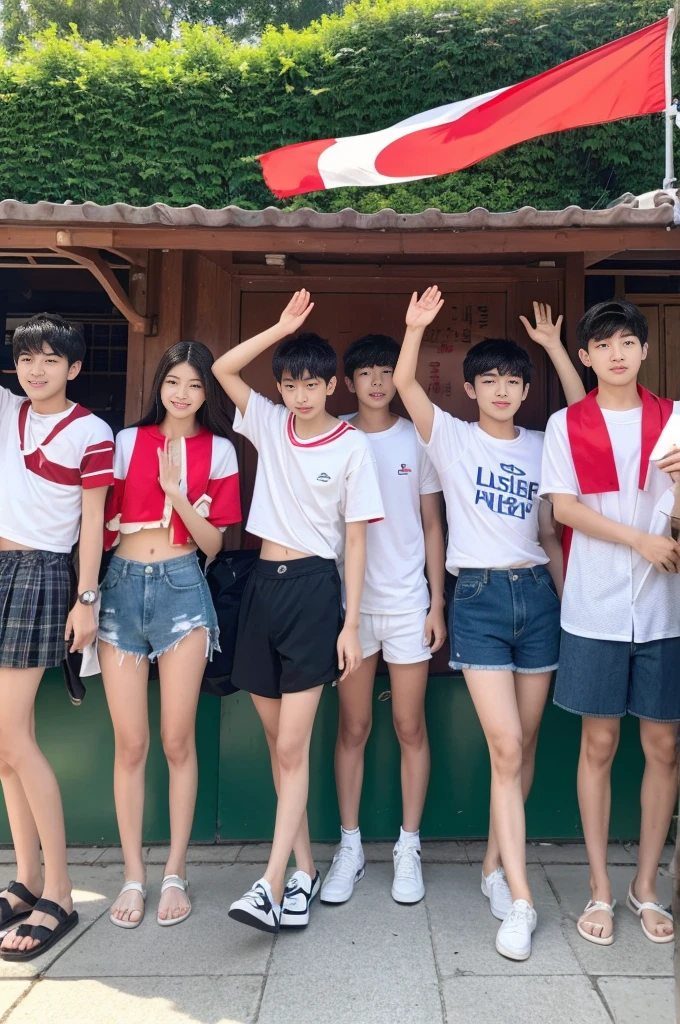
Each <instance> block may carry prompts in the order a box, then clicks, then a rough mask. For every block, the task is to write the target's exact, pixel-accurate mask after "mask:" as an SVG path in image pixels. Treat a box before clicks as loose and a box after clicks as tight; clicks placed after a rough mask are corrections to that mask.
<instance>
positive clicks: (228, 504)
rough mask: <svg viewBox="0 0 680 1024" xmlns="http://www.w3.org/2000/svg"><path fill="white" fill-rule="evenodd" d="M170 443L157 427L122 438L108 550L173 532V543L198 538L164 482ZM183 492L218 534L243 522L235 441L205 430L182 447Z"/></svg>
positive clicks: (135, 429)
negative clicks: (138, 536)
mask: <svg viewBox="0 0 680 1024" xmlns="http://www.w3.org/2000/svg"><path fill="white" fill-rule="evenodd" d="M166 440H167V438H166V437H165V436H164V435H163V434H161V432H160V430H159V428H158V427H157V426H144V427H128V428H127V429H125V430H121V432H120V433H119V434H118V436H117V437H116V462H115V470H114V472H115V481H114V484H113V491H112V492H111V493H110V495H109V498H108V501H107V503H106V514H105V519H106V539H105V544H104V546H105V548H106V550H107V551H108V550H109V549H110V548H112V547H114V546H115V545H116V544H118V542H119V540H120V534H121V533H137V532H138V531H139V530H149V529H154V528H157V527H165V528H167V527H169V528H170V543H171V544H174V545H177V546H180V545H182V544H189V543H191V542H192V538H191V536H190V535H189V531H188V530H187V527H186V526H185V524H184V522H183V521H182V519H181V518H180V516H178V514H177V512H176V511H175V510H174V508H173V507H172V502H171V501H170V499H169V498H168V497H167V495H166V494H165V492H164V491H163V489H162V487H161V485H160V483H159V482H158V450H159V448H160V449H161V450H162V449H163V448H164V446H165V443H166ZM177 446H178V456H179V464H180V484H179V486H180V490H181V491H182V492H183V493H184V494H186V496H187V499H188V500H189V502H190V504H191V505H193V507H194V508H195V510H196V511H197V512H198V514H199V515H201V516H203V518H204V519H207V520H208V522H209V523H212V525H213V526H216V527H218V529H222V528H225V527H227V526H229V525H231V524H232V523H240V521H241V499H240V492H239V477H238V464H237V461H236V452H235V450H234V446H233V444H232V443H231V441H229V440H227V438H226V437H218V436H217V435H216V434H211V433H210V431H209V430H206V429H205V428H204V427H201V429H200V430H199V432H198V433H197V434H194V436H193V437H182V438H179V440H178V442H177Z"/></svg>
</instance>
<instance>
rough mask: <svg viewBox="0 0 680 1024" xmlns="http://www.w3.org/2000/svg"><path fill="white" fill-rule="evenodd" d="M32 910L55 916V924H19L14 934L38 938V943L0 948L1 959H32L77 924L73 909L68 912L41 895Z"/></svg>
mask: <svg viewBox="0 0 680 1024" xmlns="http://www.w3.org/2000/svg"><path fill="white" fill-rule="evenodd" d="M33 910H34V911H35V912H37V913H39V914H49V915H50V917H54V918H56V920H57V924H56V926H55V927H54V928H48V927H47V925H44V924H20V925H19V927H18V928H17V930H16V932H15V933H14V934H15V935H18V936H19V938H22V939H23V938H29V939H38V945H37V946H33V948H32V949H0V956H1V957H2V959H3V960H9V961H10V962H11V963H23V962H24V961H26V960H34V959H35V957H37V956H42V954H43V953H46V952H47V950H48V949H51V947H52V946H54V944H55V943H56V942H59V940H60V939H63V937H64V935H66V934H67V932H70V931H71V929H72V928H75V926H76V925H77V924H78V914H77V912H76V911H75V910H72V911H71V913H70V914H69V913H68V912H67V911H66V910H64V908H63V907H60V906H59V904H58V903H53V902H52V900H46V899H43V898H42V897H41V898H40V899H39V900H38V902H37V903H36V905H35V906H34V908H33Z"/></svg>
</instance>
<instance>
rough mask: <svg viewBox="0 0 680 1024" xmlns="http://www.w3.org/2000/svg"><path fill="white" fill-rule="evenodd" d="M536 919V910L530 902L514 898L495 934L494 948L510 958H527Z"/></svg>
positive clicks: (529, 953) (529, 954)
mask: <svg viewBox="0 0 680 1024" xmlns="http://www.w3.org/2000/svg"><path fill="white" fill-rule="evenodd" d="M536 920H537V918H536V911H535V910H534V908H533V907H532V906H531V904H530V903H527V901H526V900H515V902H514V903H513V905H512V907H511V908H510V912H509V914H508V916H507V917H506V918H505V920H504V921H503V924H502V925H501V926H500V928H499V929H498V934H497V935H496V949H497V950H498V952H499V953H500V954H501V956H507V957H508V958H509V959H510V960H528V958H529V957H530V956H531V936H532V934H533V932H534V929H535V928H536Z"/></svg>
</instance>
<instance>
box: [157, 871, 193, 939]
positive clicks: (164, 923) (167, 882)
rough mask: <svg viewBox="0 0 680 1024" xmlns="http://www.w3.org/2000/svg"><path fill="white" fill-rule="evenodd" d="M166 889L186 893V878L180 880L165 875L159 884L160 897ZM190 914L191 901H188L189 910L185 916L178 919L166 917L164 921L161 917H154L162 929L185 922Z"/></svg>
mask: <svg viewBox="0 0 680 1024" xmlns="http://www.w3.org/2000/svg"><path fill="white" fill-rule="evenodd" d="M166 889H181V890H182V892H183V893H187V892H188V891H189V883H188V881H187V880H186V878H180V876H179V875H166V876H165V878H164V879H163V881H162V882H161V896H162V895H163V893H164V892H165V890H166ZM190 913H191V900H189V908H188V910H187V912H186V913H185V914H180V916H179V917H166V918H165V920H163V918H162V917H156V920H157V921H158V923H159V925H160V926H161V927H162V928H168V927H169V926H170V925H171V924H181V923H182V921H186V919H187V918H188V916H189V914H190Z"/></svg>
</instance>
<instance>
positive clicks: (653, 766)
mask: <svg viewBox="0 0 680 1024" xmlns="http://www.w3.org/2000/svg"><path fill="white" fill-rule="evenodd" d="M577 338H578V342H579V345H580V351H579V356H580V358H581V361H582V362H583V364H584V365H585V366H588V367H590V368H591V369H592V370H593V371H594V373H595V375H596V377H597V384H598V386H597V388H596V389H595V390H594V391H591V392H590V393H589V394H588V396H587V397H586V398H584V399H583V401H581V402H579V403H578V404H576V405H573V406H572V407H571V408H569V409H562V410H560V411H559V412H557V413H555V414H554V415H553V416H551V418H550V420H549V422H548V427H547V430H546V436H545V449H544V454H543V471H542V477H541V493H543V494H546V495H549V496H550V498H551V500H552V502H553V507H554V510H555V518H556V519H557V520H558V521H559V522H561V523H563V524H564V525H565V527H568V528H569V529H570V530H573V534H572V536H571V544H570V550H569V561H568V571H567V575H566V580H565V585H564V598H563V602H562V616H561V621H562V637H561V645H560V667H559V671H558V673H557V681H556V684H555V703H556V704H557V705H558V706H559V707H562V708H564V709H565V710H567V711H571V712H573V713H574V714H577V715H580V716H581V719H582V725H581V755H580V760H579V769H578V796H579V807H580V810H581V821H582V823H583V832H584V835H585V840H586V846H587V849H588V860H589V863H590V885H591V893H592V898H591V900H590V901H589V902H588V904H587V906H586V908H585V910H584V911H583V914H582V915H581V917H580V918H579V921H578V925H577V928H578V931H579V934H580V935H581V936H582V937H583V938H584V939H587V940H588V941H589V942H594V943H596V944H597V945H611V943H612V942H613V940H614V924H613V921H614V905H615V901H614V900H613V899H612V892H611V886H610V882H609V877H608V873H607V841H608V833H609V808H610V799H611V766H612V762H613V759H614V755H615V753H616V748H617V745H618V741H619V731H620V724H621V718H622V717H623V716H624V715H625V714H631V715H635V717H637V718H639V719H640V740H641V743H642V748H643V751H644V755H645V772H644V778H643V781H642V790H641V795H640V802H641V805H642V820H641V827H640V852H639V857H638V868H637V874H636V876H635V878H634V879H633V881H632V882H631V884H630V888H629V891H628V898H627V903H628V906H629V907H630V909H631V910H633V911H634V913H636V914H637V915H638V917H640V919H641V923H642V930H643V932H644V934H645V935H646V936H647V938H649V939H650V940H651V941H652V942H657V943H658V942H661V943H663V942H671V941H672V940H673V923H672V918H671V915H670V914H669V913H668V912H667V911H666V910H665V909H664V908H663V906H662V905H661V904H660V903H659V902H658V900H657V894H656V878H657V872H658V867H659V859H660V857H661V852H662V850H663V846H664V842H665V840H666V836H667V833H668V828H669V826H670V822H671V817H672V815H673V810H674V806H675V800H676V793H677V760H676V758H677V753H676V740H677V723H678V721H680V686H679V685H678V672H679V666H680V576H679V575H678V574H677V573H678V567H679V566H680V544H678V542H677V540H673V539H672V536H671V528H670V519H669V515H670V513H671V511H672V509H673V484H672V476H669V474H671V475H673V474H675V476H676V478H678V474H680V451H675V452H674V453H672V454H670V455H669V456H668V457H667V458H663V456H664V455H666V454H667V453H666V452H663V451H661V452H660V453H658V452H655V451H654V449H655V446H657V447H658V442H659V439H660V435H661V433H662V430H663V428H664V426H665V425H666V424H667V423H668V422H669V420H670V418H671V416H672V415H673V414H675V416H678V414H680V402H675V403H673V402H672V401H670V400H669V399H663V398H657V396H656V395H653V394H652V393H651V392H649V391H646V390H645V389H644V388H642V387H640V385H639V384H638V382H637V378H638V373H639V371H640V367H641V365H642V362H643V360H644V359H646V357H647V321H646V320H645V317H644V316H643V314H642V313H641V312H640V310H639V309H638V308H637V307H636V306H634V305H633V304H632V303H630V302H625V301H619V300H616V301H612V302H601V303H598V304H597V305H596V306H593V307H592V309H590V310H588V312H587V313H586V314H585V316H584V317H583V318H582V320H581V321H580V323H579V324H578V327H577ZM669 447H670V445H669ZM657 454H660V455H661V456H662V458H661V460H660V461H657V462H652V461H650V457H651V456H652V455H654V458H655V459H656V456H657Z"/></svg>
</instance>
